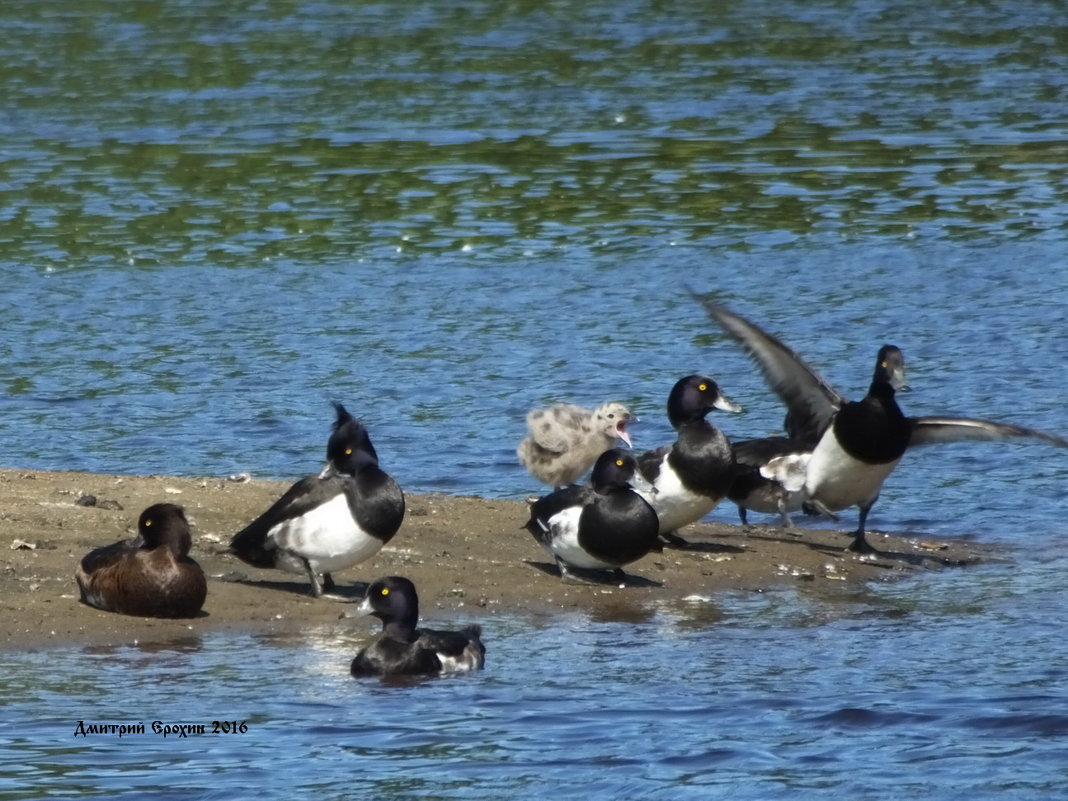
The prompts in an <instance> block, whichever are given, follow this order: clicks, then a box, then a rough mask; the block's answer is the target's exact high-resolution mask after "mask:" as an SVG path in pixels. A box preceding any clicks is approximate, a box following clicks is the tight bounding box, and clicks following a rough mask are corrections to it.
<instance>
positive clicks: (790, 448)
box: [727, 437, 812, 528]
mask: <svg viewBox="0 0 1068 801" xmlns="http://www.w3.org/2000/svg"><path fill="white" fill-rule="evenodd" d="M731 444H732V447H733V449H734V461H735V473H734V480H733V481H731V488H730V490H728V492H727V499H728V500H730V501H731V502H733V503H734V504H735V505H737V507H738V518H739V520H741V523H742V525H743V526H746V525H748V524H749V519H748V517H747V511H750V510H751V511H754V512H763V513H766V514H776V513H777V514H778V515H779V519H780V521H781V522H782V526H783V528H793V525H794V522H793V520H791V519H790V513H791V512H796V511H797V510H798V509H801V508H802V507H803V505H804V496H803V494H802V492H801V490H802V489H803V488H804V486H805V472H806V470H807V467H808V461H809V459H810V458H811V457H812V448H811V447H809V446H807V445H805V444H804V443H803V442H800V441H798V440H795V439H792V438H790V437H764V438H761V439H747V440H742V441H740V442H733V443H731Z"/></svg>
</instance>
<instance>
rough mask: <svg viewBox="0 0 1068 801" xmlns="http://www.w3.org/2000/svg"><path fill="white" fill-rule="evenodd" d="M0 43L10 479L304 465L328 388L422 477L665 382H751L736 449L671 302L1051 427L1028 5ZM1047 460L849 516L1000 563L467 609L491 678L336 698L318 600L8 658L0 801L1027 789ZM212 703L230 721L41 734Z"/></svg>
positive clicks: (1041, 775) (510, 479)
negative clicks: (711, 592) (865, 583)
mask: <svg viewBox="0 0 1068 801" xmlns="http://www.w3.org/2000/svg"><path fill="white" fill-rule="evenodd" d="M0 24H2V25H3V28H4V30H5V32H6V34H7V35H6V36H4V37H3V38H2V41H0V88H2V91H3V96H4V104H3V109H2V110H0V271H2V275H3V277H4V285H3V290H2V292H0V321H2V326H0V364H2V365H3V371H2V372H0V443H2V445H0V464H3V465H5V466H12V467H25V468H41V469H76V470H90V471H106V472H117V473H131V474H138V473H149V472H155V473H169V474H183V475H212V476H221V475H228V474H230V473H235V472H249V473H252V474H254V475H258V476H273V477H282V478H295V477H297V476H301V475H304V474H306V473H309V472H312V471H314V470H316V469H317V467H318V466H319V463H320V461H321V459H322V456H323V451H324V447H325V436H326V433H327V430H328V426H329V422H330V420H331V416H332V413H331V410H330V407H329V404H328V401H330V400H332V399H337V400H341V401H343V402H345V403H346V404H347V405H348V406H349V407H350V409H352V410H353V411H354V412H356V413H358V414H359V415H361V416H362V417H363V418H364V419H365V421H366V422H367V424H368V426H369V428H370V431H371V434H372V437H373V438H374V442H375V445H376V447H377V449H378V452H379V455H380V457H381V458H382V462H383V465H384V466H385V467H386V468H387V469H388V470H389V471H390V472H392V473H393V474H394V475H395V476H396V477H397V478H398V480H399V481H400V482H401V483H402V485H403V486H404V487H405V488H406V489H408V490H409V491H412V492H421V491H443V492H449V493H457V494H474V495H483V496H491V497H510V498H522V497H526V496H527V495H529V494H531V493H532V492H534V491H536V490H537V489H538V488H537V487H536V486H535V485H534V484H533V482H532V481H531V479H530V478H529V477H528V476H526V475H525V474H524V473H523V471H522V469H521V468H520V467H519V466H518V465H517V464H516V461H515V456H514V446H515V444H516V442H517V441H518V440H519V438H520V437H521V436H522V428H523V422H522V420H523V416H524V414H525V412H526V410H527V409H528V408H530V407H531V406H534V405H537V404H542V403H547V402H551V401H555V400H571V401H576V402H579V403H584V404H591V405H592V404H595V403H598V402H600V401H602V400H605V399H609V398H615V399H619V400H623V401H625V402H627V403H628V404H630V405H631V406H632V408H634V409H635V410H636V411H637V412H638V413H639V414H640V415H641V417H642V420H641V422H640V423H639V424H638V425H637V426H635V428H634V431H633V433H634V435H635V437H636V441H637V445H638V446H639V447H640V448H644V447H652V446H655V445H659V444H662V443H664V442H667V441H669V440H670V436H671V435H670V430H669V427H668V425H667V422H666V420H665V419H664V415H663V411H662V410H663V404H664V400H665V398H666V395H667V391H668V390H669V388H670V387H671V385H672V383H673V382H674V381H675V380H676V379H677V378H678V377H680V376H682V375H685V374H688V373H692V372H697V371H700V372H707V373H709V374H711V375H713V376H715V377H716V379H717V380H718V381H719V382H720V383H721V385H722V387H723V388H724V390H725V391H726V392H727V393H728V394H729V395H731V396H732V397H733V398H734V399H735V400H736V401H738V402H740V403H742V404H743V405H744V406H745V407H746V409H747V412H746V414H745V415H743V416H732V417H730V418H729V419H724V420H721V422H722V425H723V427H724V429H725V430H726V431H727V432H728V434H730V435H732V436H735V437H738V438H743V437H748V436H753V435H759V434H763V433H768V432H773V431H775V430H776V429H777V426H778V425H779V423H780V421H781V416H782V415H781V408H780V407H779V405H778V403H777V401H775V400H774V399H773V398H772V397H770V396H769V394H768V392H767V390H766V388H765V387H764V384H763V383H762V381H761V380H760V378H759V376H758V375H757V374H756V371H755V370H754V369H753V368H752V366H751V365H750V364H749V363H748V362H747V361H746V360H745V358H744V357H743V356H742V355H741V354H739V353H738V352H737V350H736V349H735V348H734V347H733V346H732V345H731V344H730V343H728V342H726V341H725V340H723V339H722V337H721V336H719V334H718V333H717V332H716V331H714V330H713V329H712V327H711V325H710V324H709V323H708V322H707V321H706V320H705V318H704V316H703V313H702V312H701V311H700V309H699V308H698V307H696V305H695V304H694V303H693V302H692V301H691V300H690V299H689V297H688V296H687V294H686V292H685V287H686V286H687V285H689V286H692V287H694V288H696V289H699V290H702V291H705V290H708V291H714V292H716V293H718V296H719V297H720V298H721V299H723V300H725V301H726V302H727V303H729V304H730V305H731V306H732V307H734V308H735V309H737V310H738V311H740V312H742V313H743V314H746V315H748V316H750V317H751V318H752V319H753V320H754V321H756V322H758V323H760V324H763V325H765V326H766V327H768V328H769V329H770V330H772V331H773V332H775V333H777V334H779V335H780V336H782V337H783V338H784V339H785V341H786V342H787V343H789V344H790V345H791V346H792V347H794V348H795V349H797V350H798V351H800V352H801V353H803V354H804V355H805V357H806V358H807V359H808V361H809V362H810V363H811V364H813V365H814V366H815V367H817V368H818V369H819V370H820V371H821V372H822V373H823V375H824V376H825V377H826V378H827V380H828V381H830V382H831V383H832V384H833V385H834V386H835V387H836V388H838V389H839V390H840V391H841V392H842V393H843V394H845V395H857V394H859V393H862V392H863V391H864V389H865V387H866V384H867V380H868V377H869V375H870V371H871V362H872V359H873V356H874V353H875V350H876V349H877V348H878V346H879V345H880V344H882V343H884V342H887V341H892V342H894V343H895V344H897V345H899V346H900V347H901V348H903V350H904V352H905V354H906V357H907V358H908V360H909V379H910V383H911V385H912V387H913V389H914V392H912V393H911V394H909V395H907V396H904V397H903V398H902V404H903V405H904V406H905V407H906V409H907V411H908V412H911V413H915V414H933V413H951V414H974V415H980V416H984V417H991V418H995V419H1002V420H1012V421H1015V422H1019V423H1022V424H1025V425H1033V426H1038V427H1042V428H1047V429H1052V430H1056V431H1059V432H1061V433H1062V434H1063V433H1065V431H1068V422H1066V420H1065V416H1064V413H1063V397H1064V396H1065V391H1066V388H1068V380H1066V378H1065V374H1064V371H1063V369H1061V365H1062V362H1063V356H1064V352H1065V350H1064V321H1065V317H1066V314H1065V308H1066V298H1068V264H1066V263H1065V254H1066V253H1068V235H1066V233H1065V230H1066V229H1065V227H1064V220H1065V217H1066V212H1068V149H1066V148H1065V145H1064V142H1065V135H1066V131H1065V124H1064V108H1065V106H1066V102H1068V97H1066V94H1068V23H1066V22H1065V19H1064V16H1063V14H1062V13H1061V10H1060V9H1059V8H1057V7H1056V6H1055V5H1053V4H1048V3H1042V2H1015V3H1012V4H976V3H963V2H950V3H941V4H938V3H935V4H932V3H920V2H899V3H890V2H885V0H872V1H871V2H864V1H863V0H861V1H859V2H852V3H849V2H821V3H809V2H805V3H801V2H796V3H791V2H756V1H754V2H741V1H739V2H721V3H696V2H684V1H682V0H680V1H679V2H664V3H661V2H642V1H641V0H635V1H634V2H628V1H626V0H624V2H612V3H607V2H600V1H599V0H595V1H594V2H589V3H584V4H573V3H563V2H539V3H530V2H525V1H520V2H509V3H493V2H448V3H445V2H438V1H437V0H432V1H431V2H424V3H413V2H384V3H378V4H361V3H340V2H337V3H331V2H302V0H264V2H259V3H251V4H230V3H222V4H219V3H213V4H209V3H202V2H194V0H173V1H169V2H163V0H140V1H139V2H128V1H124V2H112V1H110V0H86V1H85V2H79V3H65V2H57V1H56V0H22V1H20V0H13V1H12V2H5V3H3V4H2V6H0ZM1066 480H1068V457H1066V455H1065V454H1064V453H1063V452H1060V451H1056V450H1054V449H1051V448H1046V447H1042V446H1026V445H1020V446H1016V445H1014V446H997V445H990V444H974V445H958V446H953V447H949V448H945V449H927V450H924V451H919V452H917V453H915V454H909V456H908V457H907V459H906V460H905V461H904V463H903V464H902V465H901V467H900V468H899V469H898V470H897V471H896V472H895V473H894V475H893V476H892V478H891V479H890V480H889V481H888V482H887V484H886V487H885V488H884V492H883V497H882V499H881V500H880V502H879V504H878V505H877V506H876V508H875V510H874V512H873V514H872V519H871V522H872V525H873V526H875V527H877V528H880V529H885V530H899V531H900V530H914V531H922V532H933V533H936V534H939V535H943V536H972V537H976V538H978V539H979V540H981V541H983V542H991V543H997V544H998V545H999V546H1001V547H1004V548H1006V549H1008V551H1009V553H1010V554H1011V560H1010V562H1009V563H1008V564H991V565H987V566H983V567H980V568H977V569H974V570H968V571H966V572H960V573H943V574H939V575H935V576H925V577H923V578H922V579H921V580H918V581H910V582H907V583H905V584H902V585H899V586H894V587H876V588H873V589H872V590H870V591H864V592H861V591H846V590H843V591H842V592H843V594H842V595H835V594H833V593H831V594H826V593H822V594H817V593H815V592H808V591H804V590H801V591H798V593H789V592H787V593H770V594H760V595H755V596H748V595H738V596H731V597H727V598H716V599H713V600H712V601H704V602H697V601H695V602H694V603H693V604H690V605H687V606H684V607H682V608H671V609H660V610H649V613H648V615H647V616H644V617H643V618H642V620H641V621H639V622H633V621H629V622H624V621H613V620H609V621H600V620H588V619H585V618H582V617H575V618H566V619H564V620H561V621H553V622H547V621H541V620H530V619H525V618H519V617H516V618H501V619H490V620H487V621H485V623H486V630H487V639H488V640H489V642H490V660H489V667H488V669H487V670H486V671H485V673H484V674H482V675H479V676H477V677H466V678H462V679H458V680H448V681H440V682H430V683H423V684H417V685H414V686H401V687H397V686H389V685H381V684H378V683H376V682H354V681H352V680H350V679H348V677H347V675H346V673H345V666H346V664H347V661H348V659H349V658H350V657H351V654H352V653H353V652H354V650H355V648H356V647H357V646H358V643H359V642H360V641H361V640H362V639H363V638H364V637H365V635H366V634H367V630H366V629H361V628H351V627H345V628H339V629H337V630H331V631H323V632H315V633H309V635H308V636H307V637H306V638H299V639H294V640H291V641H276V640H258V639H255V638H238V639H233V638H229V637H225V636H222V635H213V636H209V637H206V638H204V639H197V640H191V641H190V642H187V643H174V644H167V645H164V646H162V647H156V646H151V647H150V646H148V645H145V644H141V645H139V646H134V645H133V644H131V645H130V647H128V648H123V649H118V650H116V651H110V652H94V651H86V650H83V649H67V650H64V649H60V650H50V651H48V652H45V653H29V654H7V655H5V656H3V657H2V659H0V661H2V662H3V669H2V670H0V675H2V676H3V678H0V687H2V688H3V692H2V693H0V706H3V707H4V715H3V718H4V721H5V724H6V725H5V726H4V728H3V729H0V764H2V766H3V770H0V776H3V778H0V797H3V798H12V799H14V798H44V797H50V798H58V797H85V796H93V795H100V796H106V797H109V798H115V797H130V798H133V797H141V796H144V795H145V794H151V795H152V796H153V797H159V798H186V797H188V798H199V797H203V798H231V797H236V796H237V795H240V794H241V793H244V792H246V790H247V788H263V789H262V792H263V794H265V795H269V796H274V797H287V798H288V797H292V793H291V791H290V786H300V787H303V788H305V789H306V791H308V792H315V793H316V794H317V795H318V796H322V797H324V798H335V797H336V798H341V797H346V798H349V797H368V798H370V797H380V798H393V797H396V798H408V797H410V798H421V799H427V798H443V799H444V798H508V799H513V798H541V797H545V793H546V792H547V789H546V788H547V787H550V786H551V787H552V788H553V790H554V792H558V793H559V794H562V795H565V796H566V795H578V794H580V793H581V794H583V795H587V796H590V797H591V798H593V799H598V800H599V799H616V798H620V797H633V798H668V797H670V798H680V797H681V798H687V797H693V798H707V797H724V798H726V797H730V798H754V799H763V798H771V797H789V798H797V797H811V796H814V795H825V794H830V793H835V794H842V793H850V794H852V795H854V796H856V797H860V798H906V797H907V798H914V797H923V798H929V799H956V798H960V797H965V796H967V797H983V796H989V797H998V798H1014V797H1018V798H1026V799H1031V798H1037V797H1042V798H1047V797H1054V796H1055V795H1057V793H1059V792H1060V793H1062V792H1063V789H1062V788H1063V787H1064V785H1065V779H1066V778H1068V777H1066V776H1065V772H1066V769H1065V767H1064V760H1063V758H1062V757H1063V743H1064V738H1065V736H1066V735H1068V730H1066V729H1068V721H1066V719H1065V717H1064V709H1066V708H1068V705H1066V703H1065V702H1066V700H1068V699H1066V698H1065V692H1064V690H1063V687H1064V678H1065V676H1064V665H1065V664H1068V660H1066V657H1068V654H1066V653H1065V650H1064V646H1063V642H1062V641H1063V637H1061V635H1060V629H1061V628H1062V626H1061V620H1062V618H1063V605H1064V603H1063V602H1064V596H1063V592H1062V591H1061V590H1060V587H1061V586H1062V585H1063V580H1062V577H1063V575H1064V568H1065V567H1066V565H1065V560H1066V552H1068V548H1066V542H1068V540H1066V537H1065V533H1066V532H1065V527H1064V520H1065V511H1066V510H1065V506H1066V504H1065V499H1066V493H1065V486H1066ZM712 516H713V518H715V519H719V520H726V521H730V520H733V519H734V513H733V511H732V510H731V509H729V508H721V509H717V510H716V511H714V512H713V514H712ZM839 525H840V526H841V527H842V528H843V529H848V528H849V527H851V526H853V525H855V517H854V514H853V513H852V512H846V513H845V514H844V515H843V520H842V522H841V523H840V524H839ZM541 578H543V577H541ZM538 580H540V578H539V576H532V577H531V581H532V582H534V581H538ZM222 715H225V716H226V718H227V719H235V720H246V721H248V725H249V730H248V732H246V733H245V734H242V735H227V736H222V735H219V736H205V737H199V738H193V739H185V740H177V741H175V740H173V739H171V738H167V740H163V739H162V738H159V737H157V736H154V735H152V734H151V733H149V734H148V735H141V736H136V737H132V738H125V737H124V738H122V739H121V740H119V739H118V738H117V737H112V736H100V735H96V736H91V737H86V738H81V737H78V738H75V737H74V736H73V732H74V730H75V724H76V722H77V720H79V719H82V720H84V721H85V722H86V723H89V722H90V721H98V722H105V723H108V722H114V723H120V722H124V721H145V722H146V724H149V723H151V721H152V720H153V719H161V720H164V721H169V720H175V721H189V722H196V723H207V722H209V721H210V720H212V719H216V718H218V717H219V716H222Z"/></svg>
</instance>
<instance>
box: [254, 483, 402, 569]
mask: <svg viewBox="0 0 1068 801" xmlns="http://www.w3.org/2000/svg"><path fill="white" fill-rule="evenodd" d="M267 537H268V540H273V541H274V543H275V544H276V545H277V546H278V549H279V558H278V567H280V568H282V569H283V570H287V571H289V572H291V573H304V572H306V571H305V568H304V564H303V562H302V561H301V560H300V559H299V558H297V557H296V556H294V554H299V555H300V556H301V557H303V558H304V559H307V560H308V562H309V563H310V564H311V567H312V570H314V571H315V572H316V573H332V572H333V571H335V570H344V569H345V568H347V567H352V566H353V565H355V564H359V563H360V562H362V561H364V560H366V559H369V558H371V557H372V556H374V555H375V554H376V553H378V551H379V549H381V547H382V540H380V539H377V538H376V537H372V536H371V535H370V534H368V533H367V532H365V531H364V530H363V529H362V528H360V527H359V526H358V525H357V524H356V521H355V520H354V519H353V517H352V513H351V511H350V509H349V504H348V501H347V500H346V498H345V496H344V495H337V496H336V497H334V498H332V499H330V500H329V501H327V502H326V503H324V504H322V505H320V506H317V507H316V508H315V509H313V510H311V511H310V512H307V513H306V514H304V515H302V516H300V517H298V518H294V519H293V520H287V521H285V522H284V523H279V524H278V525H277V526H275V527H274V528H272V529H271V530H270V531H269V532H268V534H267Z"/></svg>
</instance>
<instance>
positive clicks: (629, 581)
mask: <svg viewBox="0 0 1068 801" xmlns="http://www.w3.org/2000/svg"><path fill="white" fill-rule="evenodd" d="M523 561H524V562H526V563H527V564H528V565H530V566H531V567H533V568H535V569H536V570H540V571H541V572H542V573H545V574H546V575H548V576H553V577H554V578H558V579H560V580H561V581H564V582H567V579H564V578H562V577H561V575H560V569H559V568H558V567H557V566H556V565H554V564H552V563H551V562H535V561H533V560H531V559H524V560H523ZM568 572H569V573H571V574H572V575H573V576H574V577H575V578H577V579H579V581H575V582H570V583H573V584H578V585H581V584H597V585H603V586H605V587H619V586H620V585H626V586H628V587H663V586H664V585H663V584H662V583H660V582H659V581H653V580H652V579H647V578H644V577H642V576H635V575H634V574H633V573H624V574H623V578H620V577H619V576H617V575H616V574H614V573H613V572H612V571H610V570H586V569H583V568H578V567H572V568H570V569H569V570H568Z"/></svg>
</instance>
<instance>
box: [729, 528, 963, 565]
mask: <svg viewBox="0 0 1068 801" xmlns="http://www.w3.org/2000/svg"><path fill="white" fill-rule="evenodd" d="M771 531H774V529H772V530H771ZM790 531H793V532H794V533H783V534H778V535H775V534H772V533H771V532H770V531H763V532H754V531H749V532H747V533H746V538H747V539H751V540H764V541H765V542H776V543H785V544H789V545H792V546H798V545H801V546H804V547H805V548H808V549H809V550H811V551H815V552H816V553H820V554H826V555H827V556H835V557H841V556H852V557H853V558H854V559H858V560H860V561H863V562H865V563H866V564H869V565H871V566H872V567H878V568H883V569H886V570H900V569H901V566H902V565H908V566H910V567H912V568H916V569H922V570H941V569H942V568H952V567H968V566H969V565H974V564H978V563H979V562H981V561H984V559H983V558H982V557H981V556H979V555H978V554H971V555H968V556H964V557H952V556H939V555H937V554H935V553H930V552H927V553H924V552H918V551H901V550H882V549H879V548H874V546H873V550H872V551H871V552H870V553H858V552H856V551H851V550H849V548H848V542H847V541H846V538H848V537H852V534H850V533H843V534H842V537H843V544H842V545H836V544H830V543H823V542H812V541H811V540H807V539H805V537H804V534H803V533H802V532H803V531H804V529H791V530H790ZM871 535H877V532H869V536H871ZM898 536H901V535H898Z"/></svg>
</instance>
